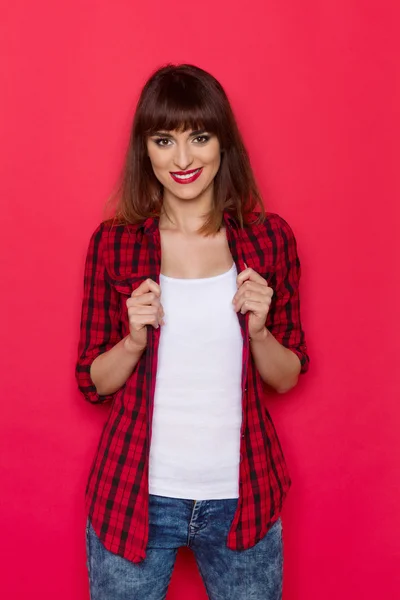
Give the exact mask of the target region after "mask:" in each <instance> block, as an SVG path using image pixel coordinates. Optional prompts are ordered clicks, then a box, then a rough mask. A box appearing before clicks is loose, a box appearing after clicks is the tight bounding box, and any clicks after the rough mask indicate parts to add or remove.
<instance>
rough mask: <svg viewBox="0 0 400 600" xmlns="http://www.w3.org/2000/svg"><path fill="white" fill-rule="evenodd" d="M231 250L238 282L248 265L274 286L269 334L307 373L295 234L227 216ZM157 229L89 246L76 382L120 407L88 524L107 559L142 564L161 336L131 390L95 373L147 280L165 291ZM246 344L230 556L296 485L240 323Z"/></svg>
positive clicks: (131, 229)
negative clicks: (103, 390) (101, 380)
mask: <svg viewBox="0 0 400 600" xmlns="http://www.w3.org/2000/svg"><path fill="white" fill-rule="evenodd" d="M224 222H225V225H226V230H227V238H228V243H229V247H230V250H231V253H232V256H233V259H234V261H235V263H236V267H237V269H238V272H240V271H242V270H243V269H245V263H246V264H247V266H248V267H252V268H253V269H254V270H255V271H257V272H258V273H260V274H261V275H262V276H263V277H265V278H266V280H267V281H268V283H269V285H270V287H272V288H273V289H274V295H273V298H272V303H271V306H270V311H269V314H268V318H267V327H268V329H269V330H270V331H271V333H272V334H273V335H274V336H275V337H276V338H277V340H278V341H279V342H280V343H281V344H283V345H284V346H285V347H287V348H290V349H291V350H292V351H293V352H295V353H296V354H297V356H298V357H299V359H300V362H301V372H303V373H304V372H305V371H306V370H307V369H308V364H309V359H308V355H307V349H306V345H305V337H304V332H303V330H302V326H301V321H300V300H299V279H300V262H299V258H298V255H297V248H296V240H295V237H294V235H293V232H292V230H291V228H290V227H289V225H288V224H287V223H286V221H285V220H284V219H282V218H281V217H280V216H278V215H277V214H273V213H267V218H266V219H265V221H264V222H263V223H262V224H259V225H247V226H245V227H244V228H240V227H239V226H238V225H237V223H236V221H235V220H234V219H233V218H232V217H231V216H229V215H228V214H227V213H225V214H224ZM160 264H161V247H160V234H159V229H158V220H157V219H156V218H149V219H147V220H146V221H144V222H143V223H142V224H139V225H114V226H111V225H110V224H109V223H108V222H103V223H101V224H100V225H99V226H98V227H97V228H96V230H95V231H94V233H93V234H92V236H91V238H90V242H89V247H88V252H87V257H86V263H85V275H84V294H83V302H82V313H81V327H80V339H79V348H78V359H77V363H76V369H75V374H76V378H77V382H78V386H79V389H80V390H81V392H82V393H83V395H84V397H85V398H86V400H88V401H89V402H92V403H102V402H107V401H110V402H111V408H110V412H109V416H108V419H107V422H106V424H105V426H104V429H103V432H102V434H101V437H100V441H99V444H98V448H97V452H96V454H95V457H94V460H93V463H92V466H91V469H90V473H89V478H88V483H87V487H86V493H85V504H86V510H87V514H88V516H89V517H90V519H91V522H92V525H93V528H94V530H95V531H96V533H97V535H98V536H99V538H100V539H101V541H102V542H103V544H104V546H105V547H106V549H107V550H109V551H111V552H114V553H116V554H118V555H120V556H122V557H124V558H126V559H128V560H130V561H133V562H141V561H142V560H143V559H144V558H145V556H146V545H147V540H148V494H149V490H148V469H149V448H150V441H151V423H152V415H153V398H154V391H155V380H156V377H155V376H156V370H157V351H158V343H159V336H160V329H158V330H155V329H154V328H153V327H148V344H147V347H146V350H145V352H144V353H143V355H142V357H141V359H140V361H139V363H138V364H137V366H136V368H135V369H134V371H133V373H132V375H131V376H130V377H129V378H128V380H127V381H126V383H125V384H124V385H123V386H122V387H121V388H120V389H119V390H118V391H117V392H115V393H113V394H110V395H107V396H100V395H98V394H97V392H96V388H95V386H94V385H93V383H92V381H91V379H90V372H89V371H90V365H91V363H92V361H93V360H94V359H95V358H96V356H98V355H99V354H101V353H102V352H106V351H107V350H109V349H110V348H112V347H113V346H114V345H115V344H116V343H117V342H118V341H119V340H121V339H122V338H123V337H125V336H126V335H128V334H129V323H128V315H127V308H126V300H127V298H128V297H129V296H130V294H131V292H132V290H133V289H135V288H136V287H137V286H138V285H139V284H140V283H141V282H142V281H143V280H144V279H146V278H148V277H150V278H151V279H153V280H154V281H156V282H157V283H159V274H160ZM238 319H239V322H240V326H241V331H242V335H243V340H244V343H243V369H242V407H243V413H242V414H243V419H242V430H241V440H240V469H239V501H238V506H237V510H236V513H235V516H234V519H233V522H232V524H231V527H230V530H229V532H228V535H227V546H228V547H229V548H231V549H232V550H244V549H246V548H249V547H251V546H253V545H255V544H256V543H257V542H258V541H259V540H260V539H261V538H262V537H263V536H264V535H265V534H266V532H267V531H268V530H269V528H270V527H271V526H272V524H273V523H274V522H275V521H276V520H277V519H278V517H279V515H280V512H281V509H282V504H283V501H284V499H285V497H286V494H287V492H288V489H289V487H290V484H291V480H290V476H289V474H288V471H287V466H286V463H285V459H284V456H283V452H282V449H281V446H280V442H279V440H278V437H277V433H276V431H275V428H274V425H273V423H272V420H271V417H270V415H269V413H268V410H267V408H266V406H265V398H264V397H265V391H264V389H263V382H262V380H261V377H260V375H259V373H258V371H257V369H256V367H255V364H254V361H253V359H252V356H251V352H250V347H249V338H248V315H241V314H240V313H239V314H238Z"/></svg>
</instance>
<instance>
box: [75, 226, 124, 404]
mask: <svg viewBox="0 0 400 600" xmlns="http://www.w3.org/2000/svg"><path fill="white" fill-rule="evenodd" d="M103 230H104V224H103V223H101V224H100V225H99V226H98V227H97V229H96V230H95V231H94V233H93V234H92V236H91V238H90V241H89V247H88V251H87V255H86V262H85V270H84V282H83V300H82V310H81V322H80V337H79V343H78V359H77V362H76V366H75V377H76V380H77V383H78V388H79V390H80V391H81V392H82V394H83V395H84V397H85V399H86V400H87V401H89V402H92V403H96V404H99V403H104V402H107V401H110V400H112V398H113V397H114V395H115V393H116V392H114V393H113V394H108V395H104V396H101V395H100V394H98V393H97V391H96V387H95V385H94V384H93V382H92V379H91V377H90V365H91V364H92V362H93V361H94V359H95V358H96V357H97V356H99V355H100V354H102V353H103V352H106V351H107V350H110V349H111V348H112V347H113V346H115V344H116V343H117V342H119V341H120V340H121V339H122V334H121V331H120V311H119V295H118V292H117V291H116V290H115V289H114V288H113V287H112V286H111V285H110V284H109V282H108V281H107V280H106V278H105V276H104V275H105V267H104V260H103V247H102V234H103Z"/></svg>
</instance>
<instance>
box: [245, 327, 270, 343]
mask: <svg viewBox="0 0 400 600" xmlns="http://www.w3.org/2000/svg"><path fill="white" fill-rule="evenodd" d="M268 336H269V331H268V329H267V328H266V327H263V329H261V330H260V331H257V333H255V334H254V335H251V336H250V342H253V343H254V342H256V343H257V342H264V341H265V340H266V339H267V337H268Z"/></svg>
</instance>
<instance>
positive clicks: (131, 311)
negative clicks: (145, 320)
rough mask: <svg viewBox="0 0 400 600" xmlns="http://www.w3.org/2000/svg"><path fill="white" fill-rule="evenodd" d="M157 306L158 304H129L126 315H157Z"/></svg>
mask: <svg viewBox="0 0 400 600" xmlns="http://www.w3.org/2000/svg"><path fill="white" fill-rule="evenodd" d="M159 314H160V313H159V307H158V306H151V305H150V306H148V305H146V306H131V307H130V308H128V315H129V316H130V317H131V316H133V315H159Z"/></svg>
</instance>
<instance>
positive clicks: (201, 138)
mask: <svg viewBox="0 0 400 600" xmlns="http://www.w3.org/2000/svg"><path fill="white" fill-rule="evenodd" d="M209 139H210V136H209V135H198V136H197V137H196V138H194V139H193V141H194V142H196V143H197V144H205V143H207V142H208V140H209ZM196 140H197V141H196Z"/></svg>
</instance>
